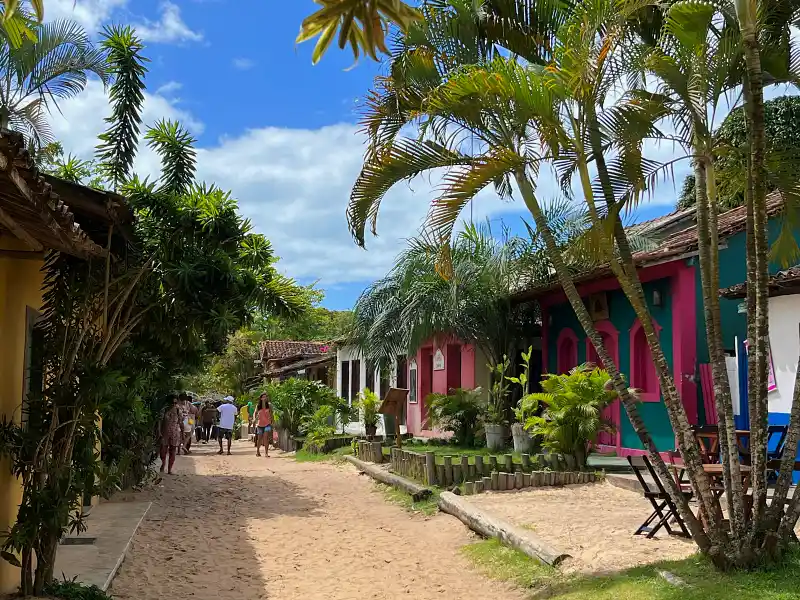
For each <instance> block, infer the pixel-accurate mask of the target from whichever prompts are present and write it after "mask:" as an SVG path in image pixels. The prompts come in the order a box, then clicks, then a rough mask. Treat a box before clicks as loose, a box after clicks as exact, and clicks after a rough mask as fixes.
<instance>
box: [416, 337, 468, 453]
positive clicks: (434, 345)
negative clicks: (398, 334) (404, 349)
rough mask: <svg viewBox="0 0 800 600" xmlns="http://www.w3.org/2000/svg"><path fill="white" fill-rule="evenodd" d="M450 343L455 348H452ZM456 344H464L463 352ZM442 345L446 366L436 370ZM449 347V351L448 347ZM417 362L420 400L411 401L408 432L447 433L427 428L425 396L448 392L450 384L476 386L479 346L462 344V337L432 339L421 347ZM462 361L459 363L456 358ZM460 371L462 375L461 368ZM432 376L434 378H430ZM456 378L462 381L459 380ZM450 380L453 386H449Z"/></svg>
mask: <svg viewBox="0 0 800 600" xmlns="http://www.w3.org/2000/svg"><path fill="white" fill-rule="evenodd" d="M448 345H450V346H451V348H448ZM453 345H457V346H459V347H460V352H455V351H454V348H452V346H453ZM439 348H441V350H442V353H443V354H444V369H443V370H441V371H433V370H432V360H433V355H434V354H435V353H436V350H437V349H439ZM448 350H449V351H448ZM414 360H416V362H417V396H418V402H416V403H411V402H409V403H408V411H407V413H406V414H407V417H406V427H407V428H408V432H409V433H412V434H414V435H418V436H422V437H444V435H445V434H444V433H442V432H439V431H435V430H433V431H432V430H430V429H425V428H424V427H425V423H424V422H425V418H426V412H425V396H427V395H428V394H429V393H431V392H434V393H438V394H446V393H447V392H448V387H454V384H456V383H457V384H458V386H459V387H463V388H473V387H475V349H474V348H473V347H472V346H469V345H465V344H461V343H460V342H458V341H454V340H449V341H440V342H437V341H435V340H434V341H431V342H429V343H427V344H425V345H424V346H423V347H422V348H420V349H419V351H417V355H416V356H415V357H414ZM456 360H458V361H459V362H458V363H456V362H455V361H456ZM459 371H460V377H458V372H459ZM429 377H430V379H429ZM456 378H459V379H460V381H459V382H456V381H455V380H456ZM448 384H449V386H448Z"/></svg>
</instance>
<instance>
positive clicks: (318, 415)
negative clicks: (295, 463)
mask: <svg viewBox="0 0 800 600" xmlns="http://www.w3.org/2000/svg"><path fill="white" fill-rule="evenodd" d="M333 414H334V413H333V407H332V406H330V405H328V404H323V405H322V406H320V407H319V408H318V409H317V410H316V411H314V414H312V415H309V416H306V417H305V418H304V419H303V427H304V429H305V431H306V441H305V444H304V447H305V448H306V449H307V450H308V451H309V452H316V453H321V452H323V451H324V450H325V442H326V440H328V438H330V437H331V436H333V435H334V434H335V433H336V428H335V427H334V426H333V425H331V422H332V421H333Z"/></svg>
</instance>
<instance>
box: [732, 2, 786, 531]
mask: <svg viewBox="0 0 800 600" xmlns="http://www.w3.org/2000/svg"><path fill="white" fill-rule="evenodd" d="M757 7H758V4H757V3H756V2H751V1H747V0H737V2H736V12H737V17H738V19H739V27H740V29H741V35H742V42H743V44H742V45H743V49H744V57H745V68H746V77H745V82H744V86H743V87H744V88H746V92H745V94H744V98H745V113H746V115H747V122H748V138H749V142H750V160H749V164H748V166H749V172H748V182H750V183H751V193H752V197H751V200H752V201H751V203H749V204H750V205H751V206H752V229H751V230H750V232H749V233H752V246H751V247H749V248H748V251H752V253H753V258H752V260H750V259H749V255H750V252H748V259H749V262H748V270H750V268H751V264H750V263H751V262H752V263H753V264H752V268H753V271H754V273H752V274H753V275H754V278H753V279H750V277H749V275H750V274H751V273H748V289H747V292H748V308H749V305H750V304H753V305H754V308H755V313H754V314H753V313H749V314H748V315H747V319H748V324H749V323H751V322H752V321H754V324H753V326H752V327H748V336H749V337H750V338H751V339H749V344H748V345H749V356H748V361H749V360H753V359H755V369H753V370H750V371H749V373H748V375H749V376H750V381H749V382H748V383H749V384H750V385H748V395H749V397H750V398H752V402H751V407H752V409H751V413H750V454H751V456H752V461H753V464H752V468H753V474H752V475H753V511H754V514H753V523H752V528H751V535H755V534H756V533H757V532H758V531H759V530H761V529H762V528H763V523H762V521H763V516H764V512H765V508H766V500H767V475H766V453H767V422H768V400H767V393H768V392H767V381H768V360H767V359H768V340H769V314H768V312H769V304H768V303H769V299H768V288H767V284H768V278H769V259H768V254H769V241H768V232H767V226H768V223H767V207H766V184H765V166H764V159H765V155H766V136H765V132H764V81H763V74H762V71H761V54H760V49H759V42H758V35H757V31H756V27H757V24H758V16H757V14H756V10H757ZM748 210H750V209H749V208H748ZM748 217H749V213H748ZM748 224H750V223H748ZM751 296H754V298H753V300H752V301H751ZM751 334H752V335H751ZM753 409H754V410H753ZM790 450H791V451H792V452H794V451H795V450H794V449H790Z"/></svg>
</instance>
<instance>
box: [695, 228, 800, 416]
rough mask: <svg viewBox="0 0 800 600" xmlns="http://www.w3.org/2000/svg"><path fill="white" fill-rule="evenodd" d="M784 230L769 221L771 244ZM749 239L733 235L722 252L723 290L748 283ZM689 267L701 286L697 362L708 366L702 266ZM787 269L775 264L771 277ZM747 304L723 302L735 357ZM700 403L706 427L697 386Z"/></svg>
mask: <svg viewBox="0 0 800 600" xmlns="http://www.w3.org/2000/svg"><path fill="white" fill-rule="evenodd" d="M780 229H781V218H780V217H775V218H772V219H770V220H769V241H770V244H772V243H773V242H774V241H775V239H776V238H777V237H778V234H779V232H780ZM795 238H796V239H798V240H800V232H796V233H795ZM746 241H747V236H746V234H745V232H744V231H742V232H740V233H737V234H735V235H732V236H731V237H729V238H728V239H727V240H726V247H724V248H720V252H719V265H720V268H719V282H720V287H721V288H726V287H730V286H732V285H736V284H737V283H742V282H744V281H745V280H746V279H747V249H746ZM689 264H693V265H694V266H695V278H696V282H697V283H696V285H697V295H696V299H697V362H698V364H700V363H707V362H709V357H708V344H706V320H705V314H704V313H703V291H702V290H703V288H702V285H701V281H700V266H699V264H698V262H697V259H696V258H692V259H689ZM783 268H785V267H783V266H781V265H780V264H779V263H771V264H770V266H769V271H770V273H776V272H777V271H780V270H781V269H783ZM742 302H744V300H743V299H742V300H728V299H726V298H720V319H721V324H722V343H723V344H724V345H725V350H727V351H730V352H731V353H732V352H733V351H734V349H735V346H736V344H735V340H736V338H737V337H738V338H739V340H740V341H741V340H744V339H746V338H747V315H746V314H744V313H741V314H740V313H739V304H740V303H742ZM697 395H698V403H699V413H700V414H699V417H700V422H701V423H705V411H704V410H703V389H702V386H700V385H698V386H697Z"/></svg>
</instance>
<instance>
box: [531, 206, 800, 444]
mask: <svg viewBox="0 0 800 600" xmlns="http://www.w3.org/2000/svg"><path fill="white" fill-rule="evenodd" d="M782 208H783V202H782V199H781V197H780V196H779V195H777V194H773V195H770V197H769V198H768V213H769V218H770V219H769V225H770V237H771V239H772V240H774V239H775V238H776V237H777V235H778V232H779V230H780V226H781V221H782V220H781V218H780V212H781V210H782ZM633 229H635V230H636V232H637V233H639V234H644V235H647V236H648V237H652V238H653V239H656V240H658V245H657V247H656V248H655V249H652V250H648V251H645V252H639V253H637V254H635V256H634V259H635V261H636V264H637V267H638V272H639V277H640V279H641V281H642V284H643V288H644V292H645V297H646V299H647V303H648V305H649V307H650V311H651V315H652V318H653V320H654V324H655V327H656V331H657V332H658V335H659V338H660V341H661V344H662V347H663V349H664V353H665V354H666V357H667V361H668V362H669V366H670V369H671V371H672V374H673V376H674V379H675V383H676V385H677V388H678V391H679V393H680V396H681V399H682V402H683V405H684V407H685V408H686V412H687V414H688V416H689V419H690V421H691V422H692V423H693V424H698V425H709V424H715V423H716V418H717V417H716V410H715V408H714V398H713V385H712V381H711V371H710V368H709V366H708V361H709V356H708V348H707V345H706V340H705V323H704V319H703V304H702V294H701V285H700V269H699V266H698V262H697V226H696V222H695V213H694V209H693V208H690V209H685V210H681V211H676V212H674V213H672V214H669V215H666V216H664V217H661V218H659V219H655V220H653V221H648V222H646V223H641V224H638V225H636V226H634V228H633ZM719 233H720V266H721V272H720V285H721V287H723V288H725V287H728V286H733V285H736V284H740V283H741V282H742V281H744V280H745V262H746V261H745V236H746V234H745V210H744V208H743V207H740V208H735V209H733V210H730V211H728V212H726V213H724V214H721V215H720V216H719ZM778 269H779V266H778V265H773V266H772V272H777V271H778ZM577 283H578V290H579V292H580V294H581V296H582V297H583V298H584V301H585V302H586V304H587V307H588V308H589V312H590V314H591V315H592V318H593V320H594V322H595V326H596V327H597V329H598V331H599V332H600V335H601V336H602V338H603V343H604V344H605V346H606V349H607V350H608V352H609V354H610V355H611V356H612V358H613V359H614V361H615V363H616V365H617V367H618V368H619V370H620V371H621V372H622V373H624V374H625V376H626V377H627V379H628V381H629V383H630V385H631V386H632V387H634V388H637V389H639V390H641V393H640V396H641V401H642V403H641V406H640V411H641V414H642V417H643V419H644V422H645V424H646V426H647V428H648V430H649V431H650V433H651V435H652V437H653V440H654V441H655V443H656V446H657V447H658V449H659V450H660V451H662V452H664V451H669V450H672V449H674V448H675V436H674V433H673V431H672V427H671V426H670V423H669V419H668V417H667V413H666V408H665V406H664V402H663V398H662V396H661V390H660V387H659V383H658V379H657V377H656V372H655V368H654V366H653V362H652V359H651V358H650V352H649V349H648V346H647V341H646V339H645V336H644V331H643V330H642V327H641V324H640V323H639V321H638V319H637V318H636V315H635V314H634V311H633V309H632V308H631V306H630V303H629V302H628V300H627V298H626V297H625V295H624V293H623V292H622V290H621V289H620V287H619V284H618V282H617V280H616V278H615V277H614V276H613V275H612V274H611V272H610V270H609V269H608V268H605V267H603V268H598V269H596V270H595V271H593V272H590V273H586V274H584V275H583V276H580V277H579V278H578V280H577ZM516 300H517V301H520V302H524V301H533V300H535V301H537V302H538V303H539V305H540V307H541V314H542V340H541V342H542V365H543V368H542V370H543V371H544V372H549V373H564V372H567V371H569V370H570V369H571V368H573V367H575V366H576V365H579V364H581V363H584V362H587V361H591V362H599V361H598V359H597V356H596V354H595V352H594V348H593V347H592V345H591V343H589V341H588V339H587V337H586V333H585V332H584V331H583V328H582V327H581V325H580V323H579V322H578V320H577V318H576V317H575V314H574V312H573V310H572V307H571V306H570V305H569V303H568V302H567V300H566V297H565V295H564V293H563V291H562V290H561V287H560V286H559V285H558V284H553V285H549V286H543V287H538V288H533V289H528V290H525V291H523V292H521V293H519V294H517V296H516ZM720 302H721V304H722V328H723V341H724V344H725V350H726V354H727V355H728V356H729V358H728V367H729V368H728V373H729V377H730V379H731V387H732V391H733V395H734V409H735V413H736V419H737V425H738V426H739V427H740V428H749V418H748V415H747V402H746V398H747V391H746V377H745V376H744V375H745V374H746V372H747V369H746V349H745V340H746V331H747V328H746V316H745V314H743V311H742V304H741V302H742V301H741V300H729V299H726V298H722V299H721V300H720ZM793 334H794V335H797V331H794V332H793ZM704 390H705V393H704ZM740 398H743V399H744V401H740ZM784 417H786V418H788V416H787V415H780V414H777V413H776V414H775V415H773V414H770V419H771V421H775V422H776V423H779V424H780V423H784V422H786V419H785V418H784ZM605 418H606V420H607V421H608V422H610V423H611V424H612V425H613V426H614V430H615V432H614V433H613V434H602V435H601V439H600V440H599V442H600V443H599V446H600V447H599V448H598V449H599V450H601V451H614V452H616V453H617V455H618V456H629V455H632V454H641V453H643V450H642V446H641V444H640V443H639V439H638V437H637V435H636V434H635V432H634V431H633V427H632V426H631V424H630V421H629V420H628V418H627V416H626V414H625V411H624V410H623V409H621V407H620V405H619V402H616V403H615V404H614V405H612V406H610V407H609V408H608V409H606V413H605Z"/></svg>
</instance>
